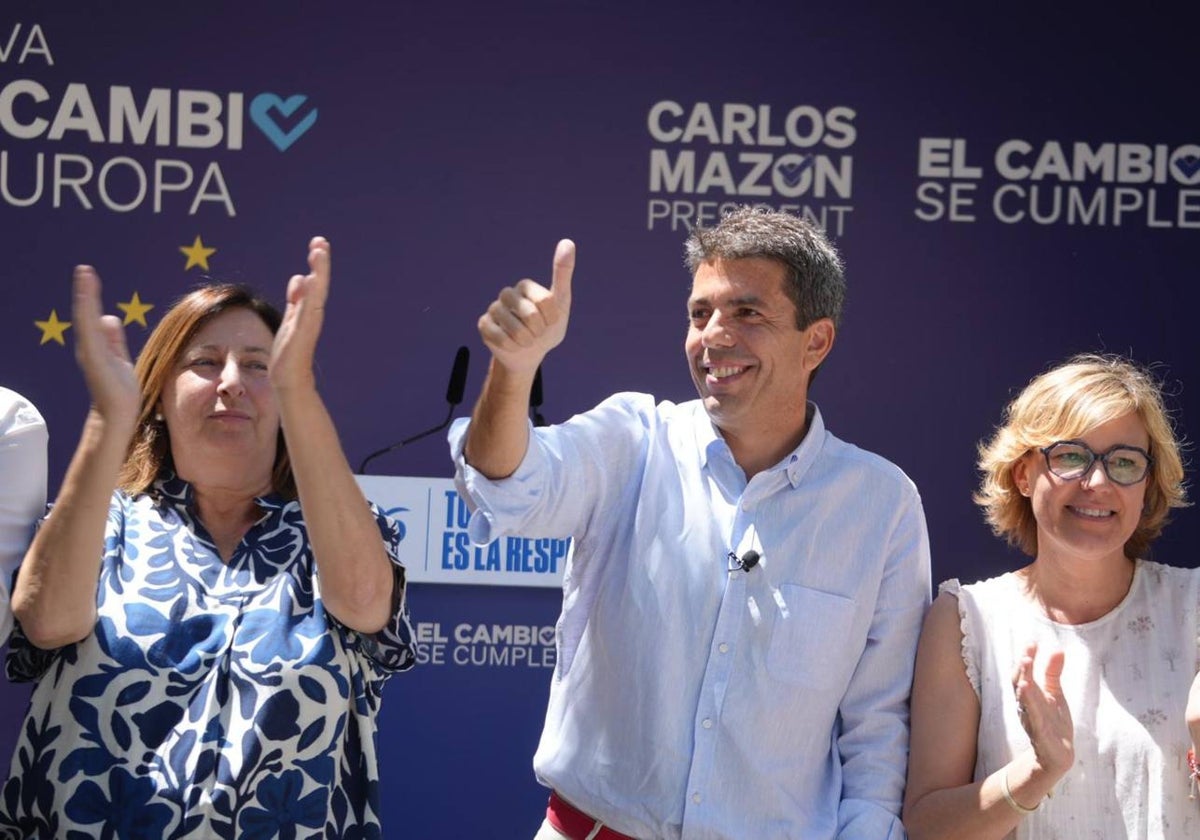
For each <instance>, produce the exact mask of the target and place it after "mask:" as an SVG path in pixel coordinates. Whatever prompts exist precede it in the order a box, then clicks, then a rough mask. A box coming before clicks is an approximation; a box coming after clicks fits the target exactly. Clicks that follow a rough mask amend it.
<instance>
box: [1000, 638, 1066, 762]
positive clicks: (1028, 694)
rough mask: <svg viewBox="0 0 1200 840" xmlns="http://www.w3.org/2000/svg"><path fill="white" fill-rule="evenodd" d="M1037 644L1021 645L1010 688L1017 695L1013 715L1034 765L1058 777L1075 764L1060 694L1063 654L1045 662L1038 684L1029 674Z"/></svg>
mask: <svg viewBox="0 0 1200 840" xmlns="http://www.w3.org/2000/svg"><path fill="white" fill-rule="evenodd" d="M1037 650H1038V646H1037V644H1036V643H1035V644H1030V645H1029V646H1028V647H1027V648H1025V655H1024V656H1022V657H1021V661H1020V663H1019V664H1018V665H1017V670H1016V673H1015V674H1014V675H1013V691H1014V692H1015V693H1016V697H1017V714H1018V715H1019V716H1020V719H1021V726H1023V727H1024V728H1025V733H1026V734H1027V735H1028V736H1029V742H1030V744H1031V745H1032V746H1033V751H1034V754H1035V755H1036V757H1037V762H1038V764H1039V765H1040V766H1041V767H1042V768H1043V769H1045V770H1047V771H1048V772H1051V773H1053V774H1055V775H1056V776H1062V775H1063V774H1065V773H1066V772H1067V771H1068V770H1070V769H1071V766H1072V765H1073V764H1074V763H1075V728H1074V724H1073V723H1072V721H1071V710H1070V709H1069V708H1068V707H1067V701H1066V698H1064V697H1063V693H1062V672H1063V664H1064V662H1065V660H1066V656H1065V654H1064V653H1063V652H1062V651H1061V650H1060V651H1055V652H1054V653H1052V654H1050V656H1049V658H1048V659H1047V661H1046V671H1045V675H1044V678H1043V680H1042V684H1041V685H1039V684H1038V683H1037V680H1035V679H1034V676H1033V663H1034V660H1035V659H1036V658H1037Z"/></svg>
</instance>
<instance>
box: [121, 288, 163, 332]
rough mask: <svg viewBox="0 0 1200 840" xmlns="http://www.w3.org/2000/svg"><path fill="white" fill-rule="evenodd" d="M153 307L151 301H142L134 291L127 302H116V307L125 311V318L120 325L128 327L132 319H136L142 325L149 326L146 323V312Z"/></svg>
mask: <svg viewBox="0 0 1200 840" xmlns="http://www.w3.org/2000/svg"><path fill="white" fill-rule="evenodd" d="M153 308H154V304H153V303H142V299H141V298H140V297H138V293H137V292H134V293H133V297H132V298H131V299H130V301H129V303H118V304H117V309H120V310H121V311H122V312H124V313H125V320H124V321H123V322H122V326H125V327H128V326H129V325H130V324H132V323H133V322H134V321H137V322H138V323H139V324H141V325H142V326H143V327H146V326H149V324H147V323H146V313H147V312H149V311H150V310H151V309H153Z"/></svg>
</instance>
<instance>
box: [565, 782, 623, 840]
mask: <svg viewBox="0 0 1200 840" xmlns="http://www.w3.org/2000/svg"><path fill="white" fill-rule="evenodd" d="M546 820H547V821H548V822H549V823H550V825H552V826H554V828H555V830H556V831H558V832H559V833H560V834H565V835H566V836H567V837H570V838H571V840H635V838H633V837H630V836H629V835H628V834H622V833H621V832H619V831H613V830H612V829H611V828H609V827H608V826H606V825H602V824H601V823H600V821H599V820H598V819H596V818H595V817H592V816H589V815H588V814H585V813H584V812H583V811H580V810H579V809H578V808H576V807H575V806H574V805H572V804H571V803H570V802H568V801H567V800H565V799H563V798H562V797H561V796H559V795H558V793H556V792H555V791H550V804H549V805H547V806H546Z"/></svg>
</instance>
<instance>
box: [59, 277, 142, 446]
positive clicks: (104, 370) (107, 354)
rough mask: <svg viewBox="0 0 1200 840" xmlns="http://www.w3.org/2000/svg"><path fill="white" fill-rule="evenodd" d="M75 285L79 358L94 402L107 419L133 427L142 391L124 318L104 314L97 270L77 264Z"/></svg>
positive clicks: (74, 310) (95, 406)
mask: <svg viewBox="0 0 1200 840" xmlns="http://www.w3.org/2000/svg"><path fill="white" fill-rule="evenodd" d="M72 286H73V295H72V305H71V310H72V315H71V319H72V326H74V327H75V359H76V361H78V362H79V367H80V368H81V369H82V370H83V377H84V380H85V381H86V382H87V387H88V392H89V393H90V394H91V398H92V405H93V406H94V408H95V410H96V412H97V413H98V414H99V415H100V416H101V417H102V418H104V420H106V421H108V422H114V423H119V424H125V425H127V426H128V427H129V428H130V429H131V430H132V428H133V424H134V423H135V422H136V420H137V414H138V410H139V408H140V406H141V394H140V390H139V388H138V383H137V376H136V375H135V374H134V371H133V362H132V360H131V359H130V357H129V348H128V347H127V346H126V344H125V330H124V329H123V328H122V326H121V320H120V319H119V318H117V316H115V315H104V314H102V306H101V303H100V277H99V276H98V275H97V274H96V269H94V268H92V267H91V266H90V265H80V266H76V267H75V273H74V276H73V280H72Z"/></svg>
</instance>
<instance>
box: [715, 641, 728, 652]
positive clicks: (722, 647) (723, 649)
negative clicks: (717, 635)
mask: <svg viewBox="0 0 1200 840" xmlns="http://www.w3.org/2000/svg"><path fill="white" fill-rule="evenodd" d="M717 650H719V651H721V653H729V645H727V644H725V643H724V642H721V644H719V645H717Z"/></svg>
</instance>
